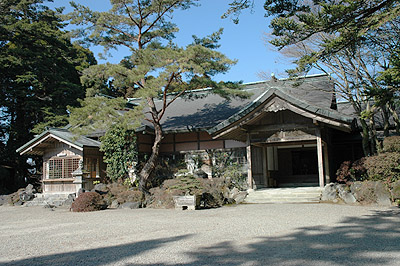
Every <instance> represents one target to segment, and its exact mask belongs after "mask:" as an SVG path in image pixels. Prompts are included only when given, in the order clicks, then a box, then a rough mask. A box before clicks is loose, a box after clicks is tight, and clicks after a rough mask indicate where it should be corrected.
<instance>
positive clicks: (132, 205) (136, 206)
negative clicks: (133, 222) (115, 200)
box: [122, 201, 142, 209]
mask: <svg viewBox="0 0 400 266" xmlns="http://www.w3.org/2000/svg"><path fill="white" fill-rule="evenodd" d="M141 207H142V204H141V203H140V202H139V201H135V202H125V203H124V204H122V209H139V208H141Z"/></svg>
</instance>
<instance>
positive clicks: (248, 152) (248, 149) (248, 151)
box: [246, 133, 253, 189]
mask: <svg viewBox="0 0 400 266" xmlns="http://www.w3.org/2000/svg"><path fill="white" fill-rule="evenodd" d="M246 144H247V147H246V155H247V183H248V185H249V188H251V189H252V188H253V173H252V171H251V143H250V134H249V133H247V143H246Z"/></svg>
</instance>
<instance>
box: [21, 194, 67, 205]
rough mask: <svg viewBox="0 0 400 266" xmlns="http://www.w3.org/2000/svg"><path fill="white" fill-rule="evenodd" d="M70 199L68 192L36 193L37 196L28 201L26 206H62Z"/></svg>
mask: <svg viewBox="0 0 400 266" xmlns="http://www.w3.org/2000/svg"><path fill="white" fill-rule="evenodd" d="M67 200H68V194H45V195H44V194H35V198H34V199H33V200H31V201H28V202H26V203H25V204H24V206H27V207H29V206H46V205H50V206H56V207H59V206H62V205H64V204H65V202H66V201H67Z"/></svg>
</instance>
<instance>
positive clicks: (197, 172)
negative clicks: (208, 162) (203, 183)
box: [193, 169, 208, 178]
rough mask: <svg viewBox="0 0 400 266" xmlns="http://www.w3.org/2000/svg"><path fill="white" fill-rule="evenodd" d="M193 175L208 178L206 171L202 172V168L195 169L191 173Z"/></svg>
mask: <svg viewBox="0 0 400 266" xmlns="http://www.w3.org/2000/svg"><path fill="white" fill-rule="evenodd" d="M193 175H194V177H196V178H208V174H207V173H206V172H204V171H203V170H201V169H200V170H196V171H195V172H194V173H193Z"/></svg>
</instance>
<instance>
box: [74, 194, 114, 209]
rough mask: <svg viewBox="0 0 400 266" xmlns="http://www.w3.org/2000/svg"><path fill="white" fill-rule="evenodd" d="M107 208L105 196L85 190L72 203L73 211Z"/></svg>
mask: <svg viewBox="0 0 400 266" xmlns="http://www.w3.org/2000/svg"><path fill="white" fill-rule="evenodd" d="M106 208H107V205H106V204H105V202H104V200H103V197H102V196H100V194H98V193H97V192H84V193H82V194H80V195H79V197H78V198H77V199H76V200H75V201H74V202H73V203H72V205H71V210H72V211H73V212H92V211H99V210H104V209H106Z"/></svg>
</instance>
